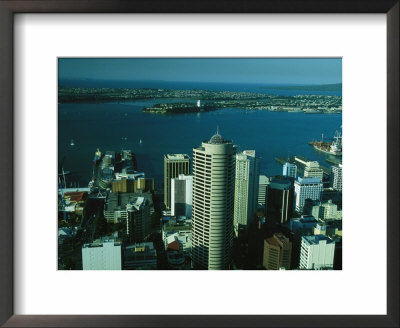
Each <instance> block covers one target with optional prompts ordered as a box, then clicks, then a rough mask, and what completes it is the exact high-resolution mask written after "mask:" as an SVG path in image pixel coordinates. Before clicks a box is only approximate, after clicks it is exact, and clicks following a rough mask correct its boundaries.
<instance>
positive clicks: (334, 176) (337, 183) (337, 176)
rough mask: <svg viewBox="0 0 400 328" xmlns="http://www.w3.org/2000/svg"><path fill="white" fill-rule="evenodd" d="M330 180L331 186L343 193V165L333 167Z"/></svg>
mask: <svg viewBox="0 0 400 328" xmlns="http://www.w3.org/2000/svg"><path fill="white" fill-rule="evenodd" d="M330 178H331V181H330V186H331V187H332V188H333V189H335V190H339V191H342V164H339V165H338V166H332V167H331V175H330Z"/></svg>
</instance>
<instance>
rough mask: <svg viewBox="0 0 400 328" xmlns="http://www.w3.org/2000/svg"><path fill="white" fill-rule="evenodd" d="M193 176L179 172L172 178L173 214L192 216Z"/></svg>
mask: <svg viewBox="0 0 400 328" xmlns="http://www.w3.org/2000/svg"><path fill="white" fill-rule="evenodd" d="M192 189H193V176H191V175H184V174H179V176H178V177H177V178H173V179H171V215H172V216H186V217H192Z"/></svg>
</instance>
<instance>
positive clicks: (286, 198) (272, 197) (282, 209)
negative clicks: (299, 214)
mask: <svg viewBox="0 0 400 328" xmlns="http://www.w3.org/2000/svg"><path fill="white" fill-rule="evenodd" d="M292 214H293V184H292V181H291V180H290V179H289V178H288V177H283V176H275V177H271V178H270V181H269V185H268V189H267V220H269V219H273V220H275V221H276V222H279V223H281V224H284V223H286V222H288V221H290V218H291V217H292Z"/></svg>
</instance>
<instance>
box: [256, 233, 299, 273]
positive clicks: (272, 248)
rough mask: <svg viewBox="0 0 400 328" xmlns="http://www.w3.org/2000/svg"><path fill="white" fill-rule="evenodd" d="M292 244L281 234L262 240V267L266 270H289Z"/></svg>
mask: <svg viewBox="0 0 400 328" xmlns="http://www.w3.org/2000/svg"><path fill="white" fill-rule="evenodd" d="M291 254H292V243H291V242H290V241H289V238H287V237H285V236H284V235H283V234H281V233H276V234H274V235H273V237H270V238H267V239H265V240H264V256H263V266H264V268H266V269H267V270H279V269H280V268H285V269H286V270H289V269H290V261H291Z"/></svg>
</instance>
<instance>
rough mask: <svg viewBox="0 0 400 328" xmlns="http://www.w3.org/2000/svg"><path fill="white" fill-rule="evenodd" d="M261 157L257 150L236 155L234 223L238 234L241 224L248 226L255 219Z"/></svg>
mask: <svg viewBox="0 0 400 328" xmlns="http://www.w3.org/2000/svg"><path fill="white" fill-rule="evenodd" d="M259 174H260V158H259V157H256V151H255V150H245V151H243V152H242V153H240V154H237V155H236V174H235V202H234V204H235V206H234V217H233V224H234V228H235V233H236V235H237V234H238V230H239V226H242V227H247V226H248V225H249V224H250V223H251V222H252V220H253V217H254V214H255V212H256V210H257V203H258V184H259V181H258V179H259Z"/></svg>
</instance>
